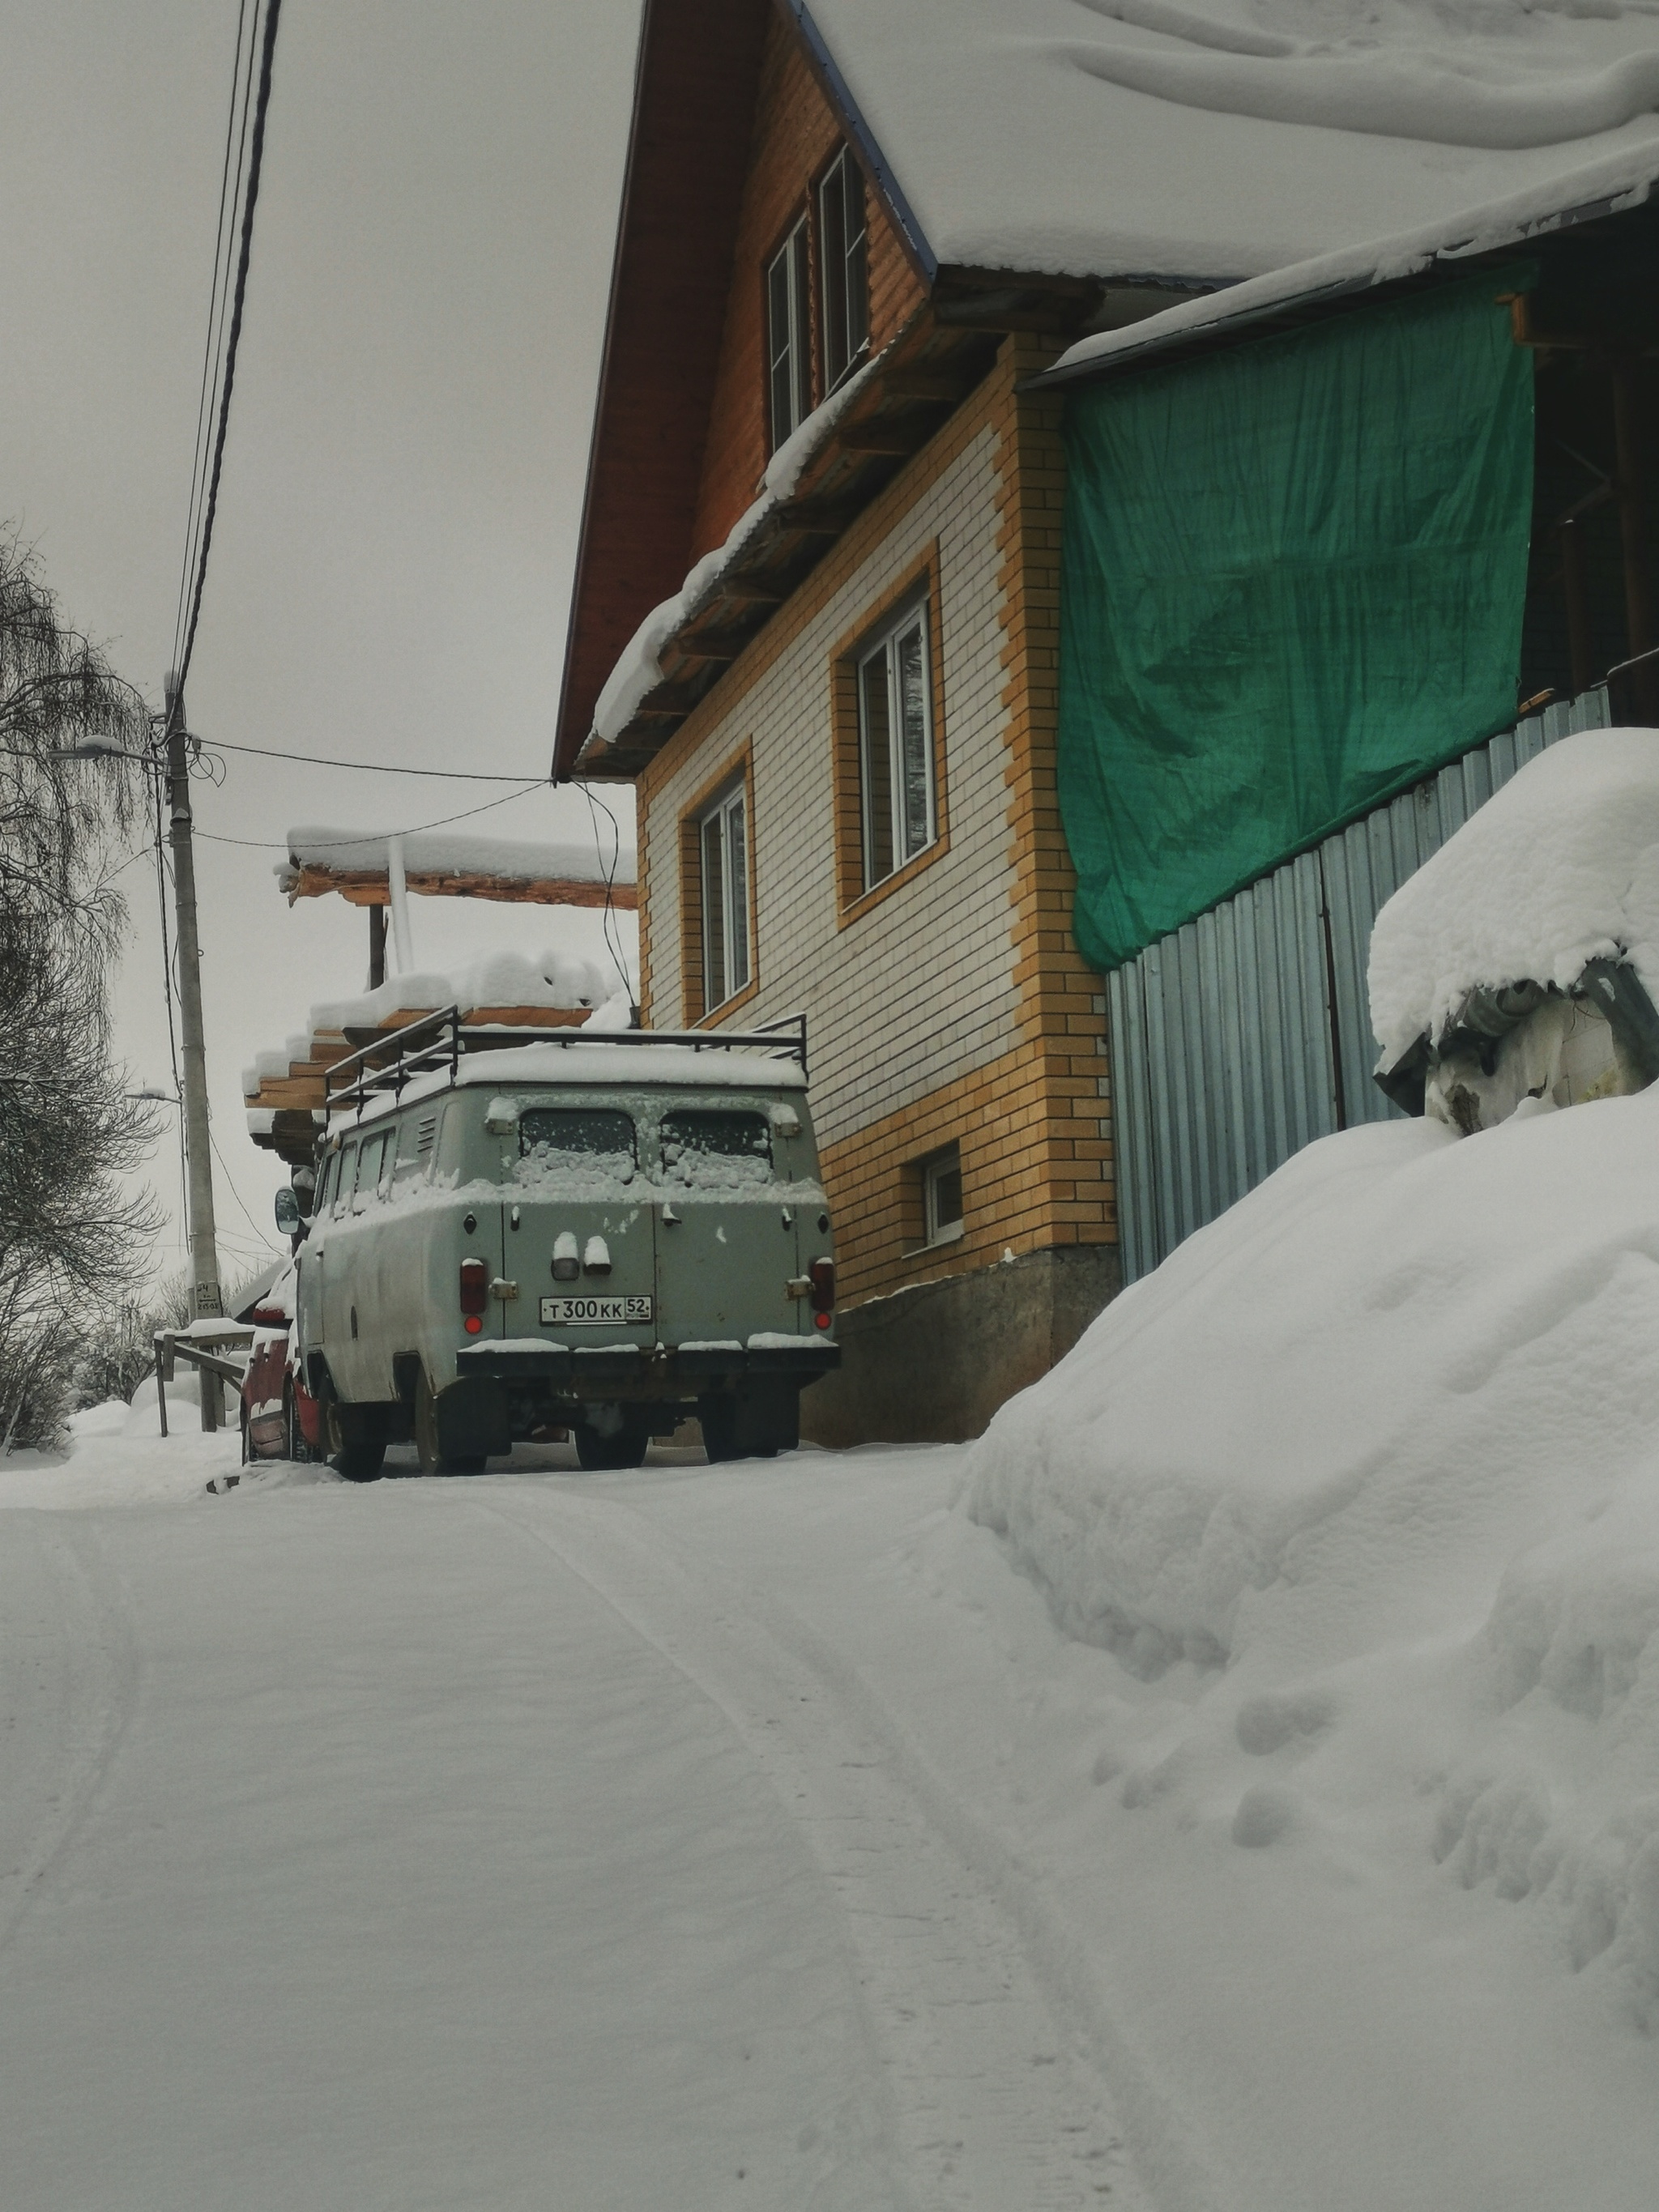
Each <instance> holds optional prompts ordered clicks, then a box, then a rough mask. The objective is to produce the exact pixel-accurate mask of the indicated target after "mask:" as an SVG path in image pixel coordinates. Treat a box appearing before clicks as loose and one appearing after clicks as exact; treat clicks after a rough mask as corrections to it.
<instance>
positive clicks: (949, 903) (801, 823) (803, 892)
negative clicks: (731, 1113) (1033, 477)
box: [640, 429, 1015, 1144]
mask: <svg viewBox="0 0 1659 2212" xmlns="http://www.w3.org/2000/svg"><path fill="white" fill-rule="evenodd" d="M994 444H995V435H994V432H993V431H991V430H989V429H986V430H984V431H982V432H981V434H980V435H979V436H978V437H977V438H976V439H975V441H973V442H972V443H971V444H970V445H969V447H967V449H966V450H965V451H964V452H963V453H962V454H960V455H959V456H958V457H957V459H956V460H955V461H953V462H952V463H951V465H950V466H949V467H948V468H947V469H946V470H945V472H944V473H943V475H942V476H941V477H939V479H938V480H937V481H936V482H935V483H933V484H932V485H931V486H929V487H928V488H927V489H926V490H925V491H924V492H923V493H922V495H921V497H920V498H919V499H918V501H917V502H916V503H915V506H914V507H911V508H910V509H909V511H908V513H906V514H905V515H904V517H903V518H902V520H901V521H900V522H899V523H898V524H897V525H896V527H895V528H894V530H893V531H892V532H891V534H890V536H889V537H888V538H886V539H885V540H884V543H883V544H882V545H881V547H880V549H879V550H878V551H877V552H876V553H874V554H872V556H871V557H870V559H869V560H868V561H866V562H865V563H864V565H863V567H862V568H860V570H859V571H858V573H857V574H856V575H855V576H854V578H853V580H851V581H850V582H849V583H848V584H847V585H846V586H843V587H842V589H841V590H840V591H838V592H836V593H835V594H834V596H833V597H832V598H831V599H830V600H829V604H828V605H826V606H824V607H823V609H822V610H821V611H820V612H819V613H818V614H817V617H815V618H814V619H813V620H812V621H811V623H809V624H808V625H807V627H806V628H805V630H804V631H803V632H802V634H801V635H800V636H799V637H798V638H797V639H796V640H795V641H793V644H792V645H791V646H790V647H788V648H787V651H786V652H784V653H781V655H780V656H779V658H778V659H777V660H776V661H775V663H774V665H772V667H771V668H769V670H768V671H766V672H765V674H764V675H763V677H762V678H760V679H759V681H758V682H757V684H755V685H754V687H753V688H752V689H751V690H749V691H748V692H747V693H745V694H744V696H743V697H742V698H741V699H740V700H739V701H738V703H737V704H736V705H735V706H734V707H733V708H732V710H731V712H730V713H729V714H727V715H726V717H725V719H724V720H722V721H721V722H720V724H719V725H718V726H716V727H715V728H714V729H713V730H711V731H710V732H708V735H707V736H706V737H705V738H703V739H702V741H701V742H700V743H699V744H697V745H696V747H695V748H694V749H693V750H692V751H691V752H690V754H689V755H688V756H687V757H685V758H684V760H682V761H681V762H680V763H678V767H677V768H676V769H675V770H674V772H673V774H672V775H671V776H670V777H669V778H668V779H667V781H665V783H664V784H663V785H662V786H661V787H660V788H659V790H658V791H657V792H656V793H655V794H654V795H653V798H652V799H651V801H650V804H649V805H648V807H646V808H643V809H642V810H641V822H640V836H641V852H642V857H644V856H645V855H646V854H647V852H648V867H649V896H650V902H651V993H652V1006H651V1018H652V1024H653V1027H654V1028H658V1029H675V1028H678V1027H680V1026H681V1025H682V1024H684V1007H683V1006H682V1004H681V987H680V985H681V975H680V945H681V923H680V912H679V891H680V885H679V854H678V821H679V817H680V813H681V811H682V810H683V809H684V808H685V807H686V806H687V805H690V802H691V801H692V800H693V799H695V798H696V795H697V794H698V793H699V792H700V791H701V790H702V787H703V786H704V785H705V784H706V783H707V782H708V779H709V778H710V776H712V775H714V774H715V773H717V771H718V770H719V769H720V765H721V764H722V763H723V762H725V761H726V759H727V758H729V757H730V756H731V755H732V753H733V752H734V751H735V750H737V748H738V746H739V745H741V744H743V743H744V740H745V739H749V740H750V741H751V742H752V744H753V750H754V777H755V822H754V851H755V890H756V902H757V933H756V949H757V963H756V966H757V974H758V976H759V983H760V987H759V991H758V993H757V996H756V997H754V998H752V999H750V1000H748V1001H746V1003H745V1004H744V1006H742V1007H741V1008H740V1009H739V1010H738V1012H737V1013H736V1014H735V1015H734V1016H733V1017H732V1026H734V1027H738V1028H748V1027H750V1026H751V1025H754V1024H758V1023H760V1022H763V1021H767V1020H770V1019H772V1018H775V1017H776V1016H778V1015H781V1014H786V1013H791V1012H795V1011H796V1010H798V1009H799V1008H805V1011H806V1013H807V1015H808V1038H809V1043H810V1048H811V1075H812V1099H813V1114H814V1117H815V1119H816V1121H817V1130H818V1138H819V1142H820V1143H822V1144H836V1143H839V1142H840V1141H841V1140H842V1139H844V1138H846V1137H848V1136H850V1135H852V1134H853V1133H854V1132H855V1131H857V1130H859V1129H861V1128H864V1127H867V1126H868V1124H869V1123H871V1122H872V1121H878V1120H880V1119H881V1118H882V1116H883V1115H887V1114H890V1113H893V1112H895V1111H896V1110H897V1109H899V1108H901V1107H903V1106H906V1105H908V1104H910V1103H912V1102H914V1101H915V1100H916V1099H918V1098H921V1097H924V1096H925V1095H926V1094H927V1092H929V1091H934V1090H937V1089H938V1088H939V1085H942V1084H945V1083H948V1082H950V1081H951V1080H952V1079H955V1078H956V1077H957V1076H961V1075H965V1074H969V1073H971V1072H972V1071H973V1070H974V1069H975V1068H976V1067H980V1066H983V1065H984V1064H985V1063H986V1062H987V1060H994V1059H995V1058H996V1057H997V1056H998V1055H999V1054H1001V1053H1004V1052H1006V1051H1008V1050H1009V1049H1010V1048H1012V1045H1013V1043H1014V1041H1015V1040H1014V985H1013V945H1012V934H1011V931H1012V909H1011V907H1010V903H1009V847H1010V832H1009V829H1008V820H1007V815H1008V793H1007V789H1006V786H1005V784H1004V781H1003V769H1004V765H1005V758H1006V754H1005V745H1004V736H1003V732H1004V726H1005V723H1006V714H1005V712H1004V709H1003V708H1002V704H1001V695H1002V690H1003V686H1004V682H1005V678H1004V675H1003V671H1002V669H1001V667H1000V665H999V659H998V656H999V654H1000V650H1001V646H1002V632H1001V630H1000V628H999V626H998V622H997V583H996V578H997V568H998V565H999V562H998V556H997V548H996V534H997V517H996V511H995V504H994V502H995V496H996V489H997V486H996V479H995V475H994V469H993V453H994ZM934 538H937V539H938V540H939V621H940V635H941V636H942V640H943V647H944V685H943V689H944V702H945V794H946V805H947V811H948V814H949V821H950V850H949V851H948V852H947V853H945V854H944V855H943V856H942V857H940V858H939V859H938V860H934V861H933V863H932V864H931V865H930V866H927V867H924V868H923V869H922V870H921V873H920V874H919V875H917V876H916V877H915V879H914V880H913V881H912V882H910V883H908V884H905V885H904V886H903V887H902V889H901V890H896V891H895V892H893V893H892V894H891V895H890V896H889V897H887V898H885V899H884V900H882V901H880V902H878V904H877V905H875V906H874V907H872V908H871V909H870V910H869V912H867V913H866V914H865V915H861V916H860V918H859V920H857V921H854V922H853V923H852V924H850V925H849V926H848V927H847V928H845V929H838V928H837V927H836V854H835V826H834V811H833V808H834V758H833V748H834V727H833V720H832V711H831V700H830V662H831V656H832V654H833V653H834V652H835V648H836V646H837V645H838V644H839V643H840V642H841V641H842V639H843V638H844V637H845V636H846V635H848V632H849V631H850V630H853V629H855V628H856V627H857V626H858V624H859V623H860V621H861V619H862V618H863V617H865V616H866V615H868V614H872V613H873V612H874V611H876V610H877V609H878V607H879V605H881V602H882V600H883V599H884V595H885V594H886V593H887V592H889V591H890V590H891V589H892V588H894V587H895V586H896V585H897V583H898V582H899V581H900V580H901V579H902V577H903V575H904V574H906V572H907V571H908V570H909V569H910V568H913V567H914V566H915V562H917V561H918V560H919V559H921V556H923V554H924V553H925V552H926V551H927V547H928V546H929V544H931V543H932V542H933V539H934Z"/></svg>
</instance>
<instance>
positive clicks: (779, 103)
mask: <svg viewBox="0 0 1659 2212" xmlns="http://www.w3.org/2000/svg"><path fill="white" fill-rule="evenodd" d="M841 139H842V131H841V125H840V124H839V122H838V120H837V119H836V115H835V112H834V111H833V110H832V109H831V107H830V106H829V102H828V101H827V100H826V99H825V98H824V95H823V92H822V91H821V90H820V88H819V86H818V83H817V78H816V77H815V76H813V74H812V71H811V67H810V66H809V64H808V62H807V58H806V56H805V52H804V51H803V48H802V46H801V42H800V39H799V33H797V32H796V30H795V28H794V27H793V23H791V22H789V21H786V20H785V19H784V17H783V16H782V15H781V14H779V15H774V16H773V18H772V20H771V21H770V23H769V26H768V28H767V33H766V47H765V52H764V56H763V60H762V63H761V71H760V85H759V90H758V93H757V98H756V103H755V125H754V134H753V137H752V139H751V141H750V150H749V166H748V171H747V174H746V176H745V178H744V186H743V198H742V203H741V206H740V210H739V213H738V228H737V248H736V252H735V253H734V255H733V258H732V276H731V285H730V289H729V291H728V292H727V295H726V301H725V328H724V331H723V333H722V336H721V340H720V367H719V369H718V371H717V373H716V376H715V380H714V398H713V403H712V405H711V407H710V409H709V414H708V440H707V443H706V445H705V446H704V447H703V452H702V482H701V483H700V485H699V488H698V494H697V507H696V522H695V524H694V526H693V529H692V549H691V550H692V558H693V559H694V560H700V559H701V558H702V556H703V555H704V554H705V553H708V552H711V551H712V550H714V547H715V546H717V545H721V544H724V543H725V542H726V537H727V536H728V534H729V533H730V532H731V529H732V525H733V523H735V522H736V521H737V520H738V517H739V516H740V515H741V514H742V513H744V509H745V508H746V507H749V506H750V503H751V502H752V501H753V500H754V499H755V497H756V495H757V493H758V492H759V490H760V488H761V479H762V477H763V476H764V474H765V472H766V464H767V462H768V461H769V459H770V458H771V438H770V435H769V422H768V411H767V410H768V399H767V374H766V370H767V362H766V297H765V292H766V286H765V277H766V265H767V263H768V262H769V260H770V259H771V258H772V255H773V254H774V253H775V252H776V250H777V248H778V247H779V246H781V244H782V242H783V240H784V238H785V236H786V235H787V233H788V231H789V229H790V228H791V227H792V225H793V223H794V222H795V221H796V220H797V218H798V217H799V216H801V215H803V214H805V212H806V210H807V207H808V204H809V202H810V201H811V197H812V195H813V193H814V192H815V191H816V189H817V184H818V180H819V179H820V178H821V177H822V176H823V172H824V170H825V169H826V168H827V167H829V161H830V160H831V159H832V157H833V155H834V154H835V151H836V148H837V146H838V145H839V144H840V143H841ZM865 205H866V221H867V223H868V237H869V248H868V251H869V268H870V345H871V349H872V352H877V353H878V352H879V351H880V350H881V349H882V347H883V346H884V345H885V344H887V343H888V342H889V340H890V339H891V338H892V337H894V336H895V335H896V332H897V331H898V330H899V329H900V328H901V326H902V325H903V323H904V321H905V320H906V319H907V318H908V316H909V315H910V314H912V313H914V312H915V308H916V307H918V306H919V305H920V304H921V301H922V300H923V298H924V297H925V296H926V295H925V292H924V289H923V286H922V283H921V279H920V277H919V276H917V275H916V272H915V269H914V268H913V267H912V265H911V264H910V262H909V260H908V258H907V256H906V254H905V251H904V248H903V246H902V242H901V240H900V239H899V237H898V234H897V233H896V230H895V229H894V228H893V226H892V224H891V222H890V221H889V220H888V217H887V215H886V211H885V210H884V208H883V206H882V204H881V203H880V201H879V200H878V197H877V196H876V194H875V192H874V191H871V190H870V189H869V187H868V185H866V199H865ZM809 236H810V237H811V241H812V264H811V274H812V282H811V301H812V331H811V341H812V397H813V399H814V401H815V402H816V401H817V400H819V399H821V398H823V390H822V362H821V357H820V353H819V342H818V321H819V317H820V314H821V313H822V307H823V295H822V290H821V286H820V274H819V269H818V263H817V223H816V222H813V224H812V226H811V230H810V232H809ZM688 565H689V564H688Z"/></svg>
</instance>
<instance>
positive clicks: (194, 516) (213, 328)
mask: <svg viewBox="0 0 1659 2212" xmlns="http://www.w3.org/2000/svg"><path fill="white" fill-rule="evenodd" d="M255 5H256V7H257V5H258V0H255ZM246 20H247V0H240V4H239V5H238V8H237V10H236V58H235V64H234V67H233V69H232V70H231V73H230V113H229V115H228V117H227V118H226V121H225V154H224V161H223V163H222V166H221V168H220V172H219V220H218V222H217V223H216V226H215V228H214V234H213V283H212V286H211V288H210V290H209V293H208V313H207V331H206V334H205V336H204V339H203V343H202V383H201V390H200V392H199V393H198V394H197V401H196V441H195V444H194V445H193V447H191V476H190V504H189V506H188V507H187V508H186V510H185V550H184V556H183V558H182V559H181V561H180V562H179V608H178V612H177V614H176V615H175V616H174V617H173V665H175V666H176V665H178V659H179V646H180V644H181V643H182V641H183V638H184V629H185V605H186V603H187V600H188V597H189V592H190V569H191V551H192V550H193V548H194V546H195V544H196V527H197V522H198V520H199V519H200V508H199V507H198V504H197V502H198V500H199V498H200V495H201V489H202V475H203V469H204V464H205V462H206V459H207V427H208V393H209V392H210V389H211V388H212V382H213V364H214V362H215V360H216V358H217V356H218V351H219V336H220V333H221V332H222V331H223V329H224V282H223V280H224V276H225V275H226V273H227V272H228V268H229V239H230V232H229V231H228V229H227V227H226V223H225V210H226V204H227V202H229V203H230V207H231V212H232V216H233V217H234V212H235V203H234V200H233V199H232V198H231V193H230V149H231V147H232V144H233V143H234V141H235V138H236V93H237V88H238V86H239V85H240V84H241V83H242V32H243V29H244V27H245V26H246ZM251 54H252V49H250V65H249V68H248V72H247V84H248V85H249V86H252V82H253V70H252V60H251ZM246 137H247V98H246V92H244V95H243V99H242V138H243V142H244V143H246ZM241 167H242V155H241V149H240V147H239V148H238V149H237V155H236V173H237V197H240V192H241Z"/></svg>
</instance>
